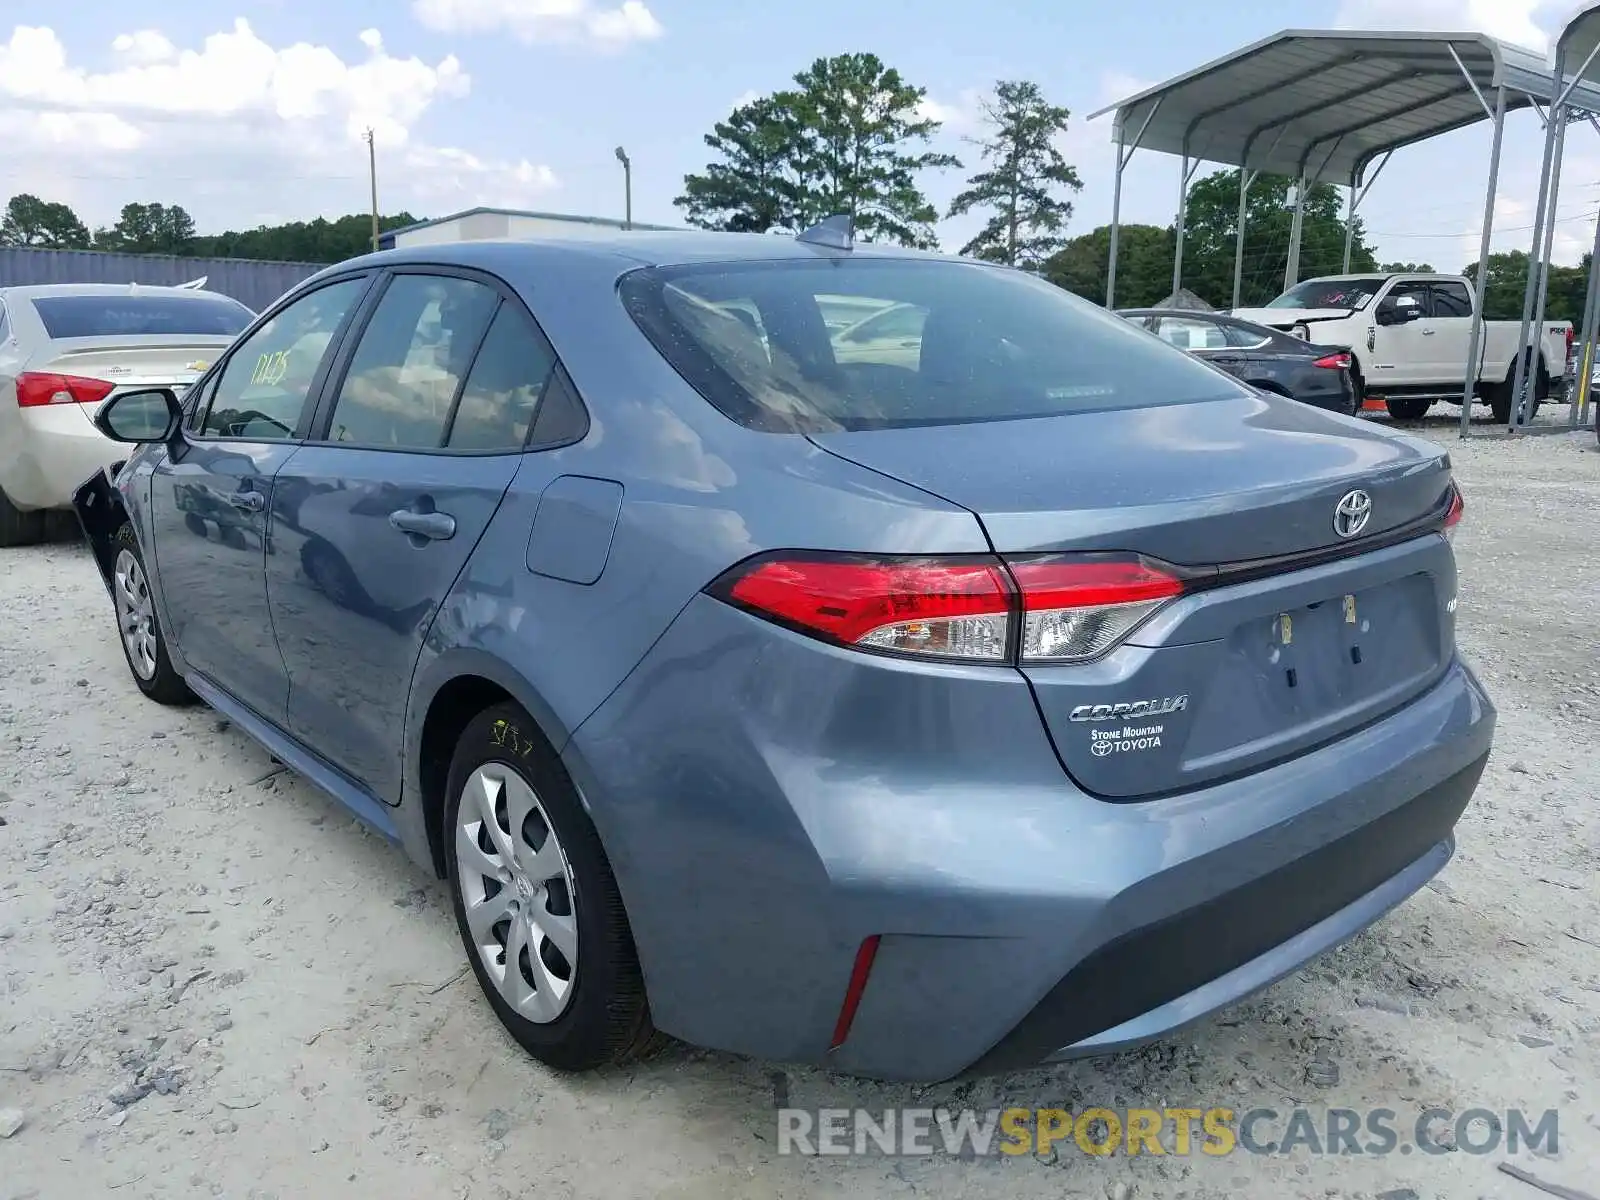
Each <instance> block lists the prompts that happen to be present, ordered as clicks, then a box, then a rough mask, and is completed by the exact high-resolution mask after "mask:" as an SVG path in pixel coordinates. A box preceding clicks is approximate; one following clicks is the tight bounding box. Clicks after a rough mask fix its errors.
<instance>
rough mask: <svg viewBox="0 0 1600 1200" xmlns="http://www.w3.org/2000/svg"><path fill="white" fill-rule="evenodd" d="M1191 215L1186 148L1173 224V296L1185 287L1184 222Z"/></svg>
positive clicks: (1179, 178)
mask: <svg viewBox="0 0 1600 1200" xmlns="http://www.w3.org/2000/svg"><path fill="white" fill-rule="evenodd" d="M1188 215H1189V151H1188V148H1187V147H1185V148H1184V151H1183V161H1182V163H1180V164H1179V167H1178V216H1177V219H1176V220H1175V221H1174V222H1173V242H1172V294H1173V295H1174V296H1176V295H1177V294H1178V289H1179V288H1180V287H1182V286H1183V222H1184V218H1185V217H1187V216H1188Z"/></svg>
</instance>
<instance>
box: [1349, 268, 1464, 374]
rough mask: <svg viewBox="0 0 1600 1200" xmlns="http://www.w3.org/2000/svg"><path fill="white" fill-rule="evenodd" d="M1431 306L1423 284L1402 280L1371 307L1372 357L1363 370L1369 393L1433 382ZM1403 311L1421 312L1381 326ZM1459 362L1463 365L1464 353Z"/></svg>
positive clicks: (1434, 370) (1428, 294)
mask: <svg viewBox="0 0 1600 1200" xmlns="http://www.w3.org/2000/svg"><path fill="white" fill-rule="evenodd" d="M1432 303H1433V300H1432V296H1431V295H1430V293H1429V290H1428V283H1427V281H1426V280H1420V279H1418V280H1408V279H1402V280H1400V281H1398V282H1397V283H1395V284H1394V285H1393V286H1392V287H1391V288H1390V289H1389V292H1388V294H1387V295H1385V296H1382V297H1380V298H1379V299H1378V302H1377V303H1376V304H1375V305H1374V306H1373V322H1374V325H1373V330H1372V337H1373V343H1372V353H1371V355H1370V359H1371V361H1370V362H1369V363H1368V364H1367V366H1366V376H1367V383H1368V386H1369V388H1370V390H1372V391H1375V392H1378V393H1380V394H1381V393H1382V391H1383V388H1384V386H1385V385H1389V386H1396V387H1415V386H1417V385H1419V384H1426V383H1432V382H1435V381H1436V380H1435V375H1436V371H1437V368H1436V367H1435V365H1434V355H1433V343H1434V341H1435V338H1436V336H1437V334H1438V330H1437V329H1436V328H1433V325H1432V322H1431V319H1430V317H1429V315H1428V314H1429V313H1430V312H1431V311H1432ZM1403 307H1409V308H1416V309H1420V310H1421V316H1419V317H1416V318H1413V319H1412V320H1409V321H1403V322H1397V323H1393V324H1385V323H1384V321H1385V319H1386V318H1387V314H1389V313H1391V312H1393V311H1395V310H1397V309H1400V308H1403ZM1461 358H1462V361H1463V362H1465V361H1466V351H1465V350H1463V351H1462V354H1461Z"/></svg>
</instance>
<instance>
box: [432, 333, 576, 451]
mask: <svg viewBox="0 0 1600 1200" xmlns="http://www.w3.org/2000/svg"><path fill="white" fill-rule="evenodd" d="M554 366H555V355H554V354H552V353H551V351H550V348H549V347H548V346H547V345H546V344H545V340H544V338H543V337H542V336H541V335H540V334H539V332H538V330H536V329H534V328H533V326H532V325H531V324H530V323H529V321H528V318H527V317H525V316H523V315H522V313H521V312H519V311H518V310H517V309H516V308H515V307H513V306H512V305H510V304H502V305H501V306H500V311H499V312H498V313H496V314H495V318H494V322H493V323H492V324H491V325H490V326H489V334H488V336H487V337H485V338H484V339H483V347H482V349H480V350H479V351H478V357H477V358H476V359H474V360H473V363H472V370H471V371H470V372H469V373H468V375H467V382H466V386H465V387H463V388H462V389H461V402H460V403H459V404H458V405H457V406H456V415H455V421H454V422H453V423H452V424H451V426H450V437H449V441H448V443H447V444H448V445H449V446H450V448H451V449H453V450H520V449H522V445H523V443H524V442H526V441H527V440H528V426H529V425H530V424H531V423H532V422H533V414H534V411H535V410H536V409H537V408H538V407H539V397H540V396H541V395H542V394H543V393H544V388H545V383H546V382H547V381H548V380H549V378H550V370H551V368H552V367H554Z"/></svg>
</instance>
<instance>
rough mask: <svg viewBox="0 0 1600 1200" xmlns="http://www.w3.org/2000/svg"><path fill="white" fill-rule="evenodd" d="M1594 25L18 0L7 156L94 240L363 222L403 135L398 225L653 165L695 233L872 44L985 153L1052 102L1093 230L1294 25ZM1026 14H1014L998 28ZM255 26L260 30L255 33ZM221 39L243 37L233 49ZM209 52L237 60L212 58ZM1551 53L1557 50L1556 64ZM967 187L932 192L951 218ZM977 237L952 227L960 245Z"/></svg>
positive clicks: (1429, 151)
mask: <svg viewBox="0 0 1600 1200" xmlns="http://www.w3.org/2000/svg"><path fill="white" fill-rule="evenodd" d="M1567 7H1569V6H1568V5H1565V4H1561V3H1557V4H1543V3H1541V2H1540V0H1413V2H1412V3H1409V4H1404V5H1402V4H1400V3H1397V2H1395V0H1231V2H1230V3H1228V4H1226V5H1213V4H1193V3H1188V2H1186V0H1123V2H1122V3H1098V2H1096V3H1089V2H1086V0H1011V2H1010V3H1009V4H1006V5H973V4H970V3H956V2H955V0H923V2H922V3H920V4H917V5H858V4H854V3H846V2H845V0H808V3H806V4H804V5H752V4H737V5H735V4H729V3H726V2H725V0H724V2H721V3H718V2H713V0H626V2H625V3H624V0H383V2H379V0H338V2H337V3H333V2H331V0H324V2H323V3H310V2H308V0H234V2H233V3H232V4H231V6H228V7H218V6H215V5H213V4H202V3H199V0H149V2H147V3H145V4H142V5H139V6H137V7H136V8H135V6H129V5H127V4H123V3H111V2H109V0H74V2H73V3H72V4H71V5H67V4H62V3H59V0H57V2H54V3H41V2H39V0H11V3H9V4H7V5H6V6H5V8H6V15H5V17H4V19H3V22H0V139H4V140H5V141H6V142H7V143H8V144H9V145H11V146H12V147H13V152H12V154H11V155H9V156H8V157H9V158H10V159H11V161H10V163H8V170H7V177H8V178H7V185H8V186H9V189H10V190H22V189H23V188H27V189H29V190H34V191H38V192H40V193H41V194H45V195H48V196H51V197H54V198H60V199H64V200H67V201H68V202H70V203H72V204H73V205H74V206H75V207H76V208H77V209H78V210H79V211H80V213H82V214H83V215H84V216H85V218H86V219H88V220H89V221H90V222H91V223H92V224H94V223H104V222H108V221H110V220H112V219H113V218H114V216H115V213H116V210H117V209H118V208H119V207H120V206H121V205H122V204H123V203H126V202H128V201H130V200H164V201H169V202H175V203H180V204H183V205H184V206H185V207H186V208H187V209H188V210H189V211H190V212H191V213H193V214H194V215H195V217H196V219H197V220H198V222H199V224H200V227H201V228H202V230H215V229H220V228H223V227H226V226H234V227H237V226H240V225H246V226H248V225H253V224H257V223H262V222H272V221H278V220H285V219H291V218H308V217H312V216H315V215H318V214H319V213H320V214H329V215H332V214H338V213H343V212H349V211H356V210H360V209H362V208H364V207H365V204H366V175H365V147H364V146H363V145H362V144H361V142H360V140H359V131H360V129H361V128H363V127H364V126H365V125H367V124H371V125H373V126H374V127H375V128H376V129H378V131H379V135H378V136H379V151H378V153H379V177H380V190H381V193H382V203H383V207H384V208H385V209H395V208H400V207H406V208H409V209H411V210H412V211H414V212H420V213H426V214H428V215H438V214H441V213H444V212H449V211H452V210H455V209H459V208H464V207H469V206H471V205H473V204H477V203H488V204H500V205H508V206H514V207H525V208H534V209H541V210H550V211H558V212H572V213H588V214H617V215H620V213H621V208H622V179H621V170H620V167H619V166H618V164H617V162H616V160H615V158H614V157H613V154H612V149H613V147H614V146H616V145H618V144H622V145H624V146H626V147H627V149H628V152H629V153H630V155H631V156H632V159H633V164H634V215H635V217H636V218H637V219H638V220H641V221H651V222H660V223H666V224H672V223H677V222H678V221H679V214H678V213H677V211H676V210H675V209H674V208H673V207H672V199H673V197H674V196H675V195H677V194H678V190H679V186H680V184H681V181H682V178H683V175H684V174H685V172H687V171H692V170H695V169H698V168H699V167H701V166H702V165H703V164H704V163H705V161H706V158H707V152H706V150H705V147H704V146H703V144H702V142H701V137H702V135H703V134H704V133H705V132H706V131H707V130H708V129H709V128H710V126H711V124H712V123H713V122H714V121H716V120H717V119H718V118H720V117H722V116H724V115H726V113H727V112H728V110H729V109H730V108H731V107H732V106H733V104H734V103H735V102H736V101H737V100H739V99H740V98H741V97H744V96H747V95H749V94H752V93H760V92H766V91H771V90H773V89H776V88H778V87H781V86H784V85H785V84H786V83H787V82H788V80H789V78H790V77H791V76H792V75H793V74H794V72H795V71H797V70H799V69H801V68H803V67H804V66H806V65H807V64H808V63H809V62H810V61H811V60H812V59H813V58H815V57H817V56H819V55H825V54H832V53H839V52H844V51H850V50H868V49H870V50H872V51H875V52H876V53H878V54H879V55H880V56H881V57H882V58H883V59H885V60H886V61H887V62H888V63H889V64H891V65H893V66H895V67H897V68H898V69H899V70H900V71H901V73H902V74H903V75H904V76H905V77H906V78H907V79H908V80H909V81H911V82H912V83H914V84H917V85H920V86H923V87H925V88H927V89H928V93H929V99H930V101H932V103H933V104H934V105H935V106H936V107H937V110H938V111H939V112H940V113H942V114H945V115H947V116H948V117H949V121H948V123H947V125H946V127H945V131H944V133H943V134H942V136H941V142H942V143H944V145H943V146H942V148H946V149H951V150H953V151H954V152H956V153H957V154H964V155H965V156H967V158H968V160H969V161H970V160H971V159H972V157H973V155H972V148H971V147H970V146H965V145H963V144H962V142H961V137H962V135H966V134H972V133H975V132H977V131H978V130H977V128H976V127H975V126H974V124H973V114H974V110H975V103H976V100H977V98H978V96H979V95H980V94H981V93H982V92H983V90H984V89H986V88H987V87H989V86H991V85H992V84H993V82H994V81H995V80H996V79H1000V78H1026V79H1033V80H1036V81H1038V82H1039V83H1040V84H1041V85H1042V86H1043V87H1044V88H1045V90H1046V92H1047V94H1048V95H1049V96H1050V97H1051V98H1052V99H1053V100H1054V101H1055V102H1057V103H1061V104H1065V105H1067V106H1068V107H1069V108H1071V109H1072V111H1073V114H1074V120H1073V127H1072V129H1071V132H1070V133H1069V135H1068V136H1067V138H1066V139H1065V142H1064V148H1065V149H1066V151H1067V153H1068V156H1069V158H1070V159H1071V160H1072V161H1073V162H1074V163H1075V164H1076V165H1077V166H1078V168H1079V171H1080V173H1081V175H1082V176H1083V179H1084V182H1085V187H1084V190H1083V192H1082V193H1081V195H1080V196H1079V197H1078V201H1077V203H1078V214H1077V216H1076V217H1075V219H1074V221H1073V225H1072V230H1071V231H1072V232H1083V231H1086V230H1088V229H1090V228H1092V227H1093V226H1094V225H1096V224H1100V223H1103V222H1104V221H1105V220H1106V219H1107V217H1108V216H1109V212H1110V202H1111V188H1110V180H1111V162H1112V154H1113V151H1112V148H1111V145H1110V142H1109V135H1110V131H1109V123H1108V122H1105V121H1102V122H1099V123H1096V124H1093V125H1090V124H1085V123H1084V122H1083V121H1082V119H1081V118H1083V117H1085V116H1087V115H1088V114H1089V113H1090V112H1092V111H1093V110H1095V109H1097V108H1100V107H1102V106H1103V105H1105V104H1106V103H1108V102H1110V101H1112V100H1114V99H1117V98H1120V97H1121V96H1123V95H1126V94H1127V93H1129V92H1130V91H1132V90H1135V89H1137V88H1138V87H1141V86H1143V85H1145V84H1148V83H1152V82H1156V81H1158V80H1160V79H1164V78H1166V77H1168V76H1171V75H1173V74H1177V73H1179V72H1182V71H1184V70H1187V69H1189V68H1191V67H1193V66H1196V65H1198V64H1200V63H1201V62H1204V61H1206V60H1207V59H1210V58H1213V57H1215V56H1218V55H1221V54H1225V53H1227V52H1229V51H1230V50H1232V49H1235V48H1237V47H1238V46H1241V45H1243V44H1245V43H1247V42H1249V41H1251V40H1253V39H1255V38H1258V37H1261V36H1264V35H1266V34H1269V33H1272V32H1274V31H1276V30H1278V29H1281V28H1285V27H1289V26H1301V27H1332V26H1335V25H1343V26H1372V25H1385V24H1391V23H1393V22H1394V21H1395V20H1396V19H1397V18H1401V17H1403V18H1404V19H1405V20H1406V21H1408V22H1409V23H1411V24H1412V25H1413V26H1416V27H1428V28H1442V29H1464V28H1483V29H1487V30H1488V31H1489V32H1492V33H1495V34H1497V35H1498V36H1502V37H1508V38H1512V39H1515V40H1520V41H1524V42H1533V43H1536V44H1537V43H1538V42H1539V41H1540V39H1541V38H1542V37H1544V36H1546V35H1547V34H1548V33H1549V31H1551V30H1553V29H1554V28H1556V26H1557V25H1558V23H1559V20H1560V18H1561V16H1562V15H1563V12H1562V10H1563V9H1565V8H1567ZM1001 12H1004V16H1001V15H999V14H1000V13H1001ZM240 20H242V21H244V22H245V23H246V24H245V25H244V26H242V27H241V26H238V25H237V24H236V22H238V21H240ZM215 35H223V36H222V37H221V38H220V39H218V38H217V37H216V36H215ZM208 38H210V39H212V40H211V41H208ZM1540 48H1542V46H1541V47H1540ZM1487 148H1488V131H1487V129H1486V128H1481V127H1480V128H1478V129H1473V130H1467V131H1463V132H1461V133H1457V134H1453V135H1450V136H1448V137H1447V138H1444V139H1441V140H1439V141H1437V142H1435V143H1434V144H1431V145H1426V146H1422V147H1418V148H1414V149H1411V150H1408V151H1405V152H1402V154H1400V155H1397V156H1396V158H1395V160H1394V162H1393V163H1392V164H1391V165H1390V167H1389V168H1388V170H1387V171H1386V172H1385V174H1384V176H1383V178H1382V180H1381V181H1380V182H1379V183H1378V185H1377V186H1376V188H1375V189H1374V191H1373V193H1372V196H1371V198H1370V199H1369V201H1368V204H1367V208H1366V210H1365V215H1366V218H1367V222H1368V225H1369V228H1370V229H1371V230H1372V231H1373V232H1374V234H1375V240H1376V241H1377V243H1378V246H1379V249H1380V252H1381V253H1382V254H1383V255H1384V256H1385V257H1393V258H1404V259H1426V260H1429V261H1432V262H1434V263H1435V264H1436V265H1438V266H1440V267H1441V268H1444V269H1450V270H1454V269H1457V268H1459V267H1460V266H1461V265H1462V264H1463V263H1464V262H1466V261H1467V260H1468V259H1469V258H1470V257H1472V256H1473V255H1475V253H1476V236H1475V234H1473V233H1472V232H1471V231H1472V230H1473V229H1475V228H1476V225H1477V222H1478V220H1479V215H1480V213H1481V210H1482V204H1483V182H1484V166H1485V160H1486V156H1487ZM1539 150H1540V132H1539V129H1538V126H1537V122H1536V121H1535V120H1534V118H1533V117H1532V116H1531V115H1528V114H1523V115H1521V116H1520V117H1518V118H1514V119H1513V120H1512V121H1511V122H1510V123H1509V124H1508V131H1507V150H1506V159H1505V168H1504V170H1505V175H1504V182H1503V184H1502V188H1501V202H1500V214H1499V219H1498V226H1499V232H1498V234H1497V239H1496V242H1497V245H1498V246H1501V247H1509V246H1515V245H1526V242H1527V239H1528V234H1527V233H1526V232H1525V231H1524V230H1522V229H1521V227H1524V226H1526V225H1527V223H1528V215H1527V213H1528V210H1529V209H1530V208H1531V204H1532V200H1533V195H1534V187H1533V177H1534V175H1535V174H1536V172H1537V166H1538V156H1539ZM1176 175H1177V164H1176V162H1175V161H1174V160H1172V159H1170V158H1164V157H1161V156H1156V155H1148V154H1146V155H1140V156H1138V157H1136V158H1135V160H1134V165H1133V166H1132V167H1131V168H1130V170H1129V172H1128V176H1127V180H1126V191H1125V203H1124V215H1125V219H1127V220H1144V221H1151V222H1157V223H1166V222H1167V221H1169V220H1170V219H1171V212H1172V208H1173V204H1174V200H1175V196H1176V187H1177V183H1176ZM1597 179H1600V135H1596V134H1595V133H1594V131H1593V130H1591V129H1588V128H1587V127H1582V128H1578V129H1576V130H1575V131H1574V136H1573V137H1572V138H1571V139H1569V154H1568V169H1567V171H1566V173H1565V176H1564V182H1563V188H1564V193H1565V194H1564V196H1563V201H1562V204H1561V208H1560V211H1559V214H1558V215H1559V217H1560V218H1561V221H1560V224H1559V225H1558V234H1559V237H1558V245H1557V258H1558V259H1562V260H1566V261H1571V260H1574V259H1576V257H1577V256H1578V254H1579V253H1581V251H1582V250H1583V249H1585V248H1586V247H1587V244H1588V241H1589V238H1590V237H1591V236H1592V222H1590V221H1587V220H1586V219H1585V218H1586V216H1587V214H1590V213H1592V211H1593V209H1594V207H1595V201H1596V200H1597V199H1600V188H1597V187H1596V186H1595V181H1596V180H1597ZM961 182H962V177H961V174H960V173H955V172H952V173H949V174H945V175H942V176H935V177H930V178H929V179H927V180H926V181H925V186H926V188H927V190H928V192H929V193H930V195H931V196H932V197H933V198H934V199H935V200H936V201H937V202H939V203H941V204H943V203H944V202H947V201H948V199H949V197H950V196H951V195H953V194H954V192H955V191H956V190H957V188H958V187H959V186H960V184H961ZM970 224H971V223H970V222H966V223H948V224H947V225H946V226H944V227H943V228H942V230H941V234H942V236H943V239H944V242H945V244H946V246H947V247H950V248H955V247H958V246H959V245H960V243H961V241H962V240H963V234H964V233H965V232H966V230H967V229H968V228H970Z"/></svg>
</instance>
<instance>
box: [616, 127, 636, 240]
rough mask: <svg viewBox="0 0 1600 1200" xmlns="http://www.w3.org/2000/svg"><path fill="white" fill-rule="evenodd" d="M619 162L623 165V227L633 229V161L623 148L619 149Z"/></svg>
mask: <svg viewBox="0 0 1600 1200" xmlns="http://www.w3.org/2000/svg"><path fill="white" fill-rule="evenodd" d="M617 161H618V162H619V163H621V164H622V204H623V210H622V212H623V216H622V227H623V228H624V229H632V228H633V160H632V159H630V158H629V157H628V152H627V151H626V150H624V149H623V148H622V147H621V146H618V147H617Z"/></svg>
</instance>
